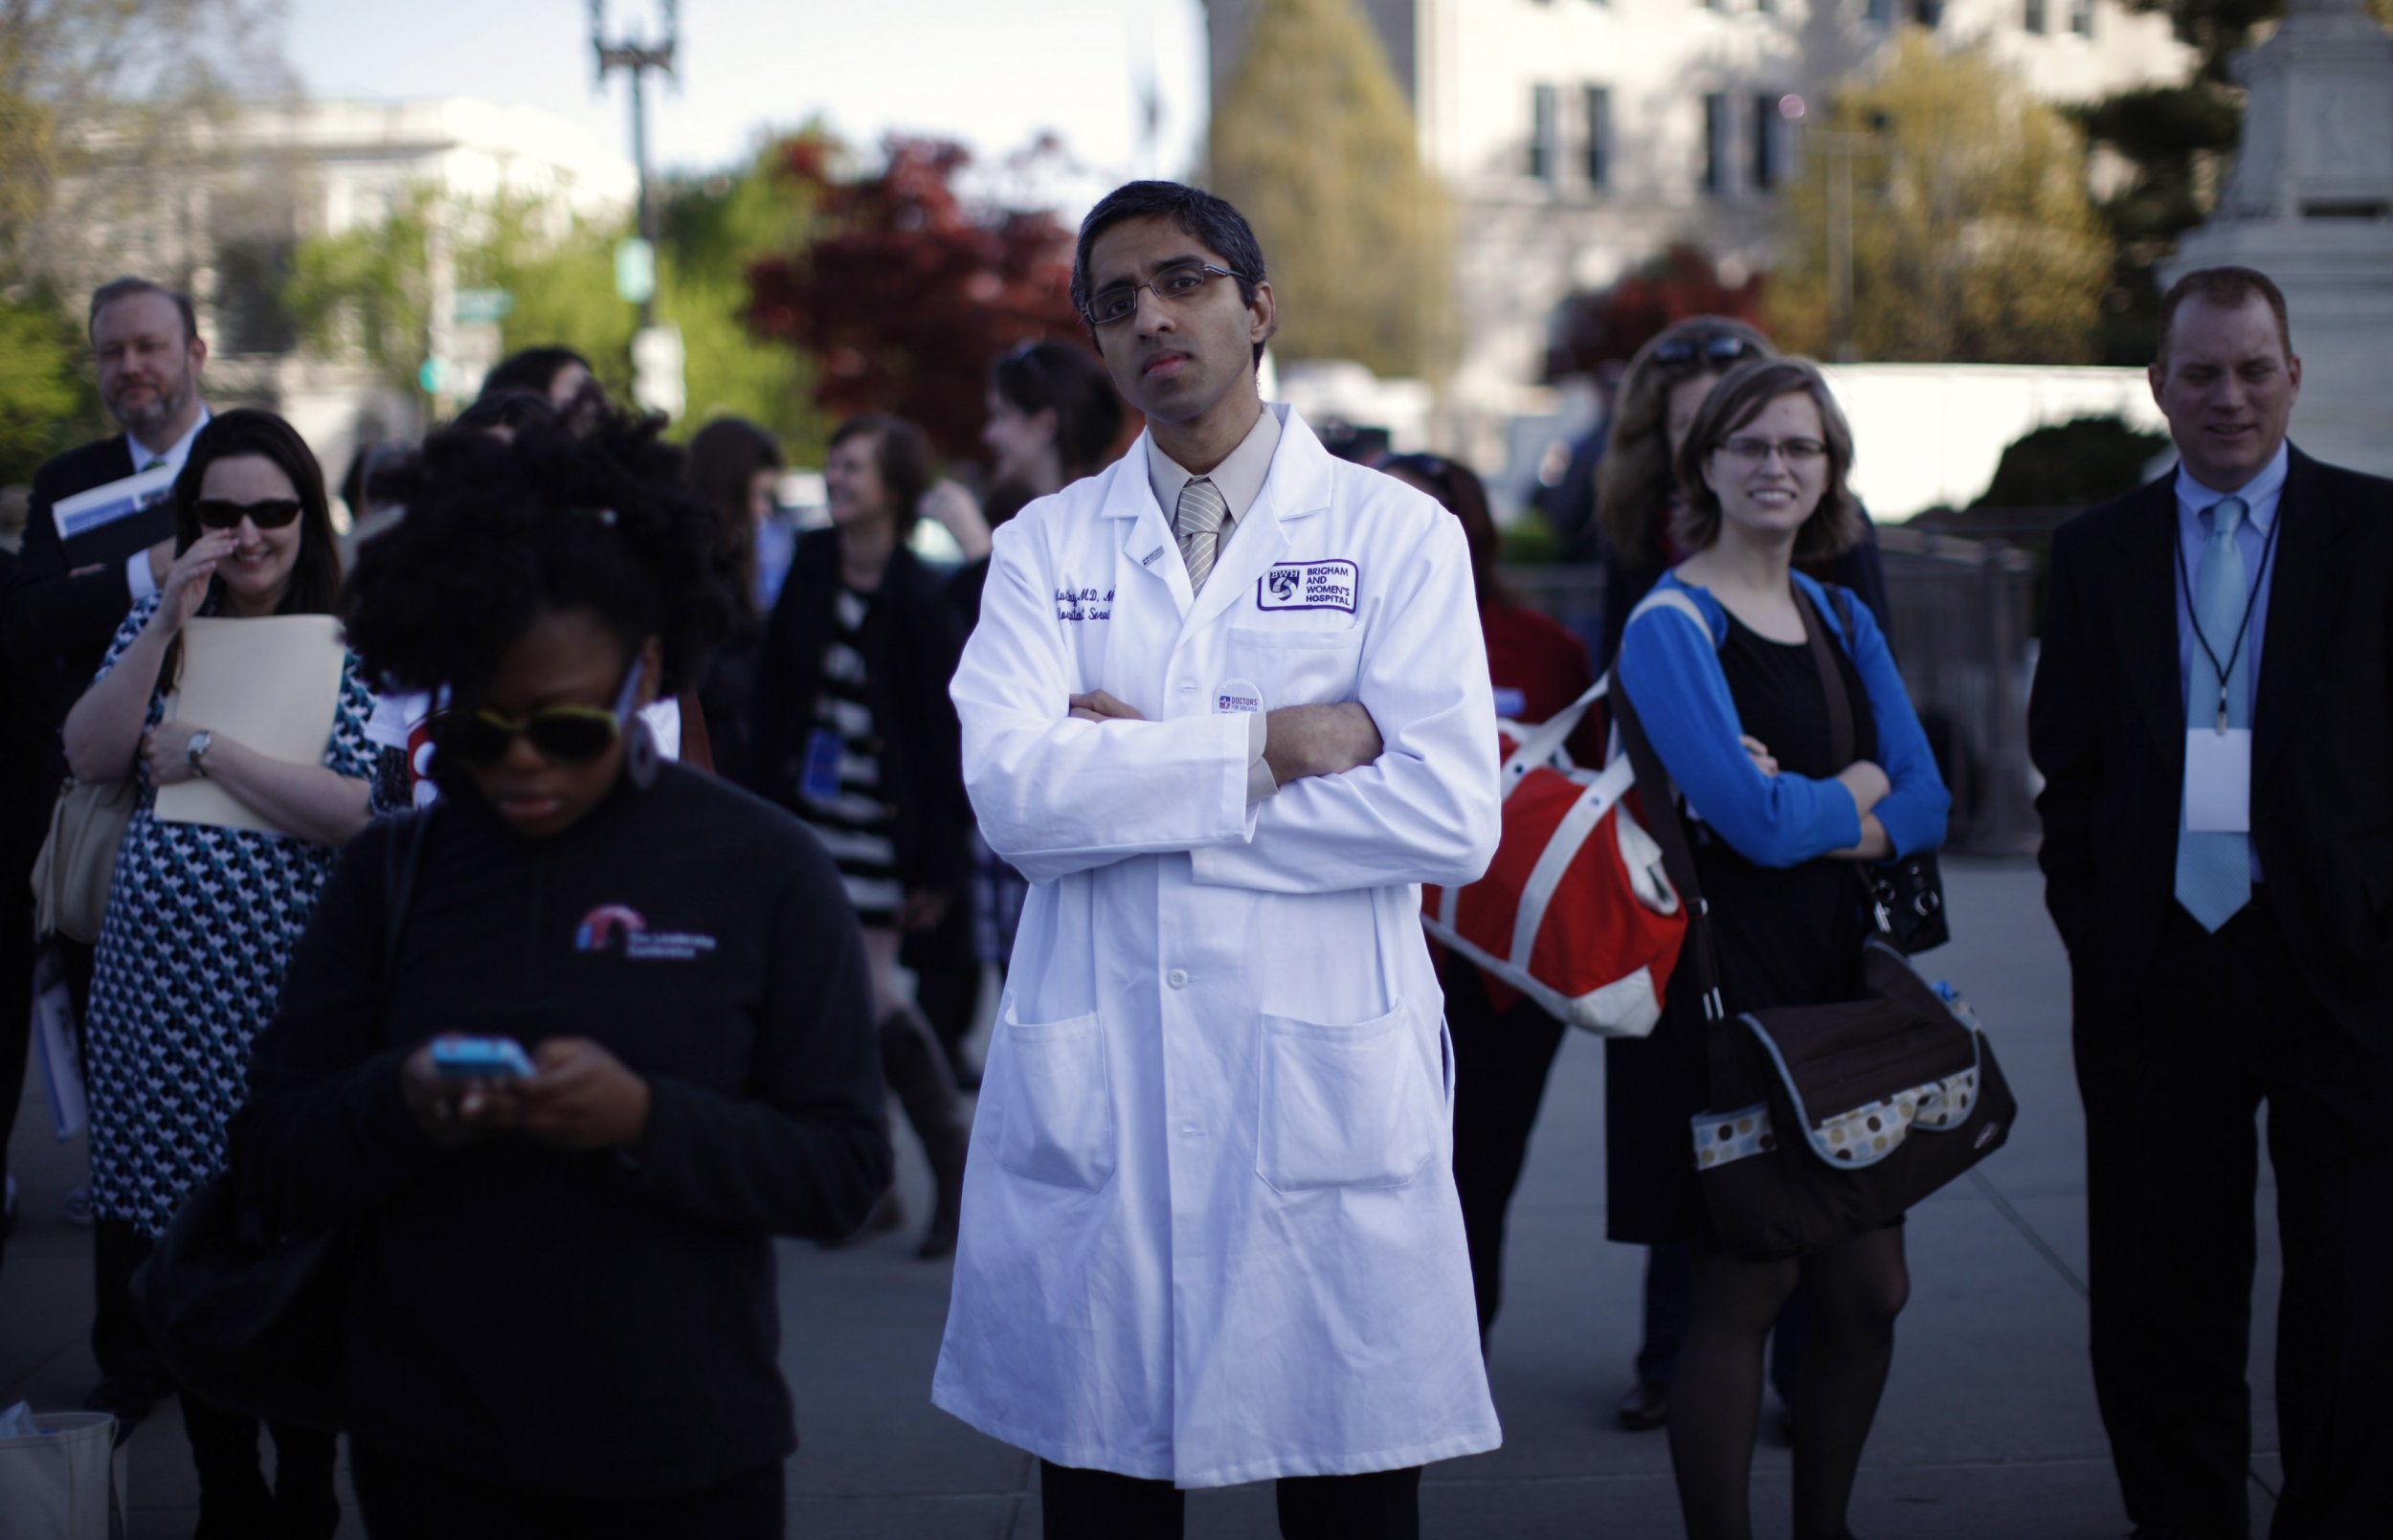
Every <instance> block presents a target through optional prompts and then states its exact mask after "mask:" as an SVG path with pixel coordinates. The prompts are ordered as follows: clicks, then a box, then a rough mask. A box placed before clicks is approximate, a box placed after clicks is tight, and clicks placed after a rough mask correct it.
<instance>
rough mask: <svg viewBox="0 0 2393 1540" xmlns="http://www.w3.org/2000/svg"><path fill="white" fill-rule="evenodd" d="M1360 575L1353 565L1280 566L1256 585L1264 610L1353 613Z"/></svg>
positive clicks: (1258, 601) (1346, 563)
mask: <svg viewBox="0 0 2393 1540" xmlns="http://www.w3.org/2000/svg"><path fill="white" fill-rule="evenodd" d="M1358 577H1359V574H1358V573H1357V571H1356V570H1355V567H1354V564H1353V562H1350V561H1343V560H1339V561H1326V562H1281V563H1279V564H1277V565H1275V566H1274V567H1273V568H1272V569H1270V570H1269V571H1267V572H1265V573H1264V575H1263V576H1262V577H1260V578H1258V579H1256V582H1255V607H1256V608H1257V609H1261V610H1343V611H1345V612H1346V613H1347V614H1353V613H1354V595H1355V591H1356V590H1357V589H1358V587H1359V586H1360V585H1359V583H1358V581H1357V579H1358Z"/></svg>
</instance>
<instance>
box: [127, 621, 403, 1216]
mask: <svg viewBox="0 0 2393 1540" xmlns="http://www.w3.org/2000/svg"><path fill="white" fill-rule="evenodd" d="M157 608H158V599H157V597H156V596H155V595H153V596H151V597H150V598H147V599H145V600H143V601H142V602H141V603H139V604H137V605H135V606H134V607H133V613H132V614H129V615H127V616H126V617H125V620H124V624H123V625H122V626H120V627H118V628H117V634H116V639H115V640H114V641H112V642H111V643H109V646H108V656H107V660H106V661H105V662H103V663H101V665H100V674H99V675H94V676H93V678H94V680H95V681H96V680H98V679H99V678H100V676H101V675H104V674H106V673H107V672H108V670H109V669H111V668H113V667H115V666H116V662H117V659H118V658H120V657H122V656H123V653H124V649H125V648H127V647H129V646H131V645H132V644H133V639H134V638H135V637H136V636H140V635H141V630H142V627H143V626H145V625H146V624H147V623H148V621H149V617H150V615H151V614H153V613H154V612H155V611H156V610H157ZM373 708H374V698H373V695H372V693H371V692H369V690H368V689H367V688H366V686H365V683H364V682H363V681H361V680H360V678H359V676H358V672H357V658H356V655H355V654H351V655H350V656H349V658H348V660H347V662H346V663H345V664H344V665H343V666H342V670H341V698H340V704H339V705H338V706H337V707H336V708H335V709H334V712H333V720H332V724H331V728H332V730H331V733H330V736H329V741H328V742H327V743H326V745H325V747H324V764H325V765H326V766H327V767H329V768H330V769H331V770H335V771H337V772H339V773H340V774H343V775H349V776H357V777H361V778H362V777H367V776H370V775H371V774H372V773H373V770H374V757H375V755H374V748H373V746H372V745H371V744H369V743H368V742H367V740H366V719H367V718H368V717H369V716H371V715H372V714H373ZM165 714H166V699H165V696H164V695H163V694H162V693H158V692H153V693H152V694H151V696H150V701H149V717H148V725H151V726H155V725H157V724H158V723H159V722H160V721H161V720H163V718H164V717H165ZM135 773H136V775H137V777H138V779H139V784H140V787H141V799H140V801H139V802H138V803H136V804H135V806H134V809H133V818H132V822H131V823H130V824H128V825H127V826H126V828H125V831H124V843H123V845H122V846H120V847H119V848H118V852H117V869H116V878H115V881H114V882H113V883H112V884H111V885H110V887H109V889H108V911H107V915H106V918H105V919H103V920H102V921H101V927H100V947H99V955H98V958H97V961H96V963H95V965H94V971H93V974H92V991H91V1034H90V1048H89V1064H88V1075H89V1081H90V1087H89V1088H90V1094H91V1176H92V1180H91V1194H92V1210H93V1212H94V1213H95V1214H96V1215H97V1216H99V1217H101V1218H103V1219H124V1220H129V1221H131V1222H132V1224H133V1225H134V1226H135V1227H136V1228H137V1229H139V1230H140V1231H141V1232H142V1234H144V1235H146V1236H156V1235H158V1234H159V1233H161V1232H162V1231H164V1230H165V1229H166V1226H167V1221H168V1219H169V1218H171V1217H173V1215H174V1211H175V1209H176V1207H177V1206H178V1205H180V1204H181V1203H182V1201H183V1199H184V1198H185V1197H186V1196H187V1195H188V1194H190V1191H191V1189H192V1188H194V1187H196V1186H198V1185H199V1183H200V1182H202V1181H204V1180H205V1179H207V1178H208V1177H210V1176H212V1175H213V1174H214V1173H215V1172H217V1171H218V1170H220V1169H221V1168H222V1166H223V1164H224V1128H225V1124H226V1123H227V1121H229V1120H230V1119H231V1118H232V1116H233V1114H234V1112H235V1110H236V1109H237V1108H238V1107H239V1106H240V1105H241V1103H242V1101H243V1099H244V1098H245V1097H246V1096H247V1094H248V1082H249V1047H250V1042H251V1039H253V1038H256V1037H257V1034H258V1032H259V1030H260V1029H262V1028H263V1027H264V1026H265V1024H266V1020H267V1018H268V1017H269V1016H273V1015H274V1008H275V1000H276V997H277V996H278V995H279V994H280V992H281V989H282V972H283V970H284V968H285V967H286V966H287V965H288V964H289V962H290V960H291V950H292V949H293V948H294V947H295V946H297V945H298V943H299V938H300V933H301V932H302V931H303V930H305V929H306V928H307V921H308V917H309V916H310V915H311V914H312V913H314V911H315V907H316V897H317V895H318V894H319V893H320V892H322V891H323V889H324V879H325V878H326V877H327V876H329V875H330V874H331V871H332V863H333V860H334V859H335V858H336V857H337V856H338V855H339V854H340V852H339V850H338V849H337V848H333V847H329V846H324V845H314V844H310V843H308V842H307V841H306V840H304V839H299V838H295V837H292V836H289V835H279V834H262V833H258V832H256V831H253V830H247V829H218V828H213V827H211V826H208V825H204V824H195V823H168V822H164V821H162V820H160V819H159V818H158V817H157V816H156V815H155V813H154V808H155V805H156V802H157V792H156V789H155V788H153V787H152V786H151V785H150V784H149V775H148V770H147V767H146V765H145V764H144V763H142V762H139V761H137V762H136V765H135Z"/></svg>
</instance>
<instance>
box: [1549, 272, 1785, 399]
mask: <svg viewBox="0 0 2393 1540" xmlns="http://www.w3.org/2000/svg"><path fill="white" fill-rule="evenodd" d="M1765 282H1766V280H1765V279H1763V277H1762V276H1761V275H1760V274H1758V273H1756V274H1754V275H1752V276H1751V277H1748V278H1745V279H1740V280H1739V281H1737V282H1734V283H1731V282H1729V281H1728V280H1727V279H1724V278H1723V277H1722V276H1721V274H1720V269H1719V265H1718V264H1717V263H1715V262H1713V261H1712V259H1711V257H1710V256H1708V255H1707V254H1706V253H1705V252H1704V251H1703V250H1702V249H1701V248H1700V247H1696V246H1689V245H1677V246H1672V247H1671V248H1670V249H1669V250H1667V251H1666V252H1664V253H1663V254H1662V255H1661V256H1659V257H1655V258H1654V259H1653V260H1651V261H1649V262H1647V263H1646V264H1645V265H1644V266H1643V267H1641V268H1639V269H1638V270H1637V271H1636V272H1634V273H1631V274H1629V275H1628V276H1627V277H1625V278H1623V279H1621V280H1620V281H1619V282H1617V283H1615V284H1613V285H1612V287H1610V288H1608V289H1605V290H1603V291H1601V292H1600V293H1596V294H1575V295H1573V296H1571V297H1570V298H1569V299H1567V300H1565V301H1562V324H1561V325H1560V326H1559V327H1558V328H1557V336H1556V340H1555V342H1554V346H1553V348H1552V350H1551V352H1550V354H1549V356H1548V359H1547V365H1546V373H1547V376H1548V377H1549V378H1551V379H1561V378H1564V377H1566V376H1568V375H1572V374H1592V373H1594V372H1595V371H1596V368H1597V366H1598V365H1599V364H1604V363H1608V362H1611V361H1614V360H1621V359H1626V358H1628V357H1630V356H1631V355H1633V354H1634V353H1635V352H1636V351H1637V349H1639V348H1640V347H1643V346H1645V344H1647V343H1649V342H1651V341H1652V340H1653V339H1654V338H1655V337H1656V336H1658V335H1659V334H1660V333H1661V332H1662V330H1663V328H1665V327H1666V326H1668V325H1670V324H1672V323H1674V322H1680V321H1685V320H1686V319H1687V318H1688V317H1689V316H1731V317H1733V318H1735V319H1736V320H1738V321H1744V322H1750V323H1751V324H1754V325H1756V326H1759V325H1762V324H1763V323H1762V314H1761V301H1762V291H1763V289H1764V287H1765Z"/></svg>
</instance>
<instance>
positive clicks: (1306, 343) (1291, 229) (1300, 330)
mask: <svg viewBox="0 0 2393 1540" xmlns="http://www.w3.org/2000/svg"><path fill="white" fill-rule="evenodd" d="M1208 153H1209V158H1210V161H1211V175H1212V183H1213V188H1214V190H1216V191H1218V192H1219V193H1220V194H1221V195H1222V196H1223V197H1225V198H1227V199H1229V200H1230V201H1231V202H1232V203H1235V204H1236V205H1238V207H1239V209H1240V211H1241V212H1243V213H1244V214H1245V215H1246V217H1247V219H1248V221H1249V222H1251V223H1252V224H1253V225H1254V227H1255V234H1256V235H1257V237H1258V238H1260V239H1261V241H1262V242H1263V249H1264V257H1266V258H1267V260H1268V262H1269V264H1270V273H1269V277H1270V279H1271V288H1272V292H1273V294H1274V296H1275V297H1276V298H1277V299H1278V301H1279V303H1280V335H1279V338H1278V340H1277V341H1276V342H1275V343H1274V344H1273V346H1274V348H1275V350H1277V351H1278V352H1279V353H1280V354H1281V355H1282V356H1283V357H1286V358H1291V359H1313V358H1350V359H1353V360H1355V361H1357V362H1359V363H1362V364H1365V365H1368V366H1369V367H1370V368H1373V369H1374V370H1375V371H1377V372H1379V373H1381V374H1398V375H1425V376H1429V377H1432V378H1434V377H1436V376H1438V375H1439V374H1440V373H1441V372H1442V371H1443V364H1444V362H1445V360H1446V357H1447V354H1448V350H1449V346H1450V337H1451V326H1452V321H1451V316H1452V289H1453V276H1452V275H1453V234H1452V232H1453V226H1452V215H1451V212H1450V208H1449V205H1448V203H1447V200H1446V197H1445V192H1444V189H1443V187H1442V186H1441V185H1440V183H1439V182H1438V180H1437V179H1436V177H1434V176H1433V175H1432V174H1431V173H1430V172H1429V170H1428V169H1427V168H1426V167H1423V166H1422V165H1421V161H1420V149H1419V146H1418V144H1417V142H1416V139H1415V135H1414V129H1413V115H1412V112H1411V109H1410V108H1409V107H1408V106H1407V105H1406V103H1405V100H1404V93H1403V91H1402V90H1401V89H1400V88H1399V87H1398V84H1397V82H1396V78H1395V77H1394V75H1393V74H1392V73H1391V72H1390V71H1389V68H1388V62H1387V57H1386V56H1385V55H1384V54H1383V53H1382V52H1381V50H1380V47H1379V40H1378V38H1377V36H1376V35H1375V34H1374V33H1373V32H1372V30H1371V26H1370V23H1369V22H1368V21H1366V20H1365V19H1364V17H1363V15H1362V12H1361V11H1360V9H1359V8H1358V6H1357V5H1356V4H1355V0H1260V3H1259V4H1258V5H1257V6H1256V7H1255V11H1254V19H1253V23H1252V27H1251V30H1250V31H1249V33H1248V34H1247V44H1246V56H1245V58H1244V60H1243V61H1242V62H1241V64H1240V65H1239V68H1238V72H1237V74H1235V75H1234V76H1232V77H1231V79H1230V83H1229V89H1228V90H1227V91H1225V92H1223V93H1222V96H1221V101H1220V106H1219V108H1218V109H1217V110H1216V111H1215V113H1214V115H1213V126H1212V132H1211V140H1210V145H1209V151H1208Z"/></svg>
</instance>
